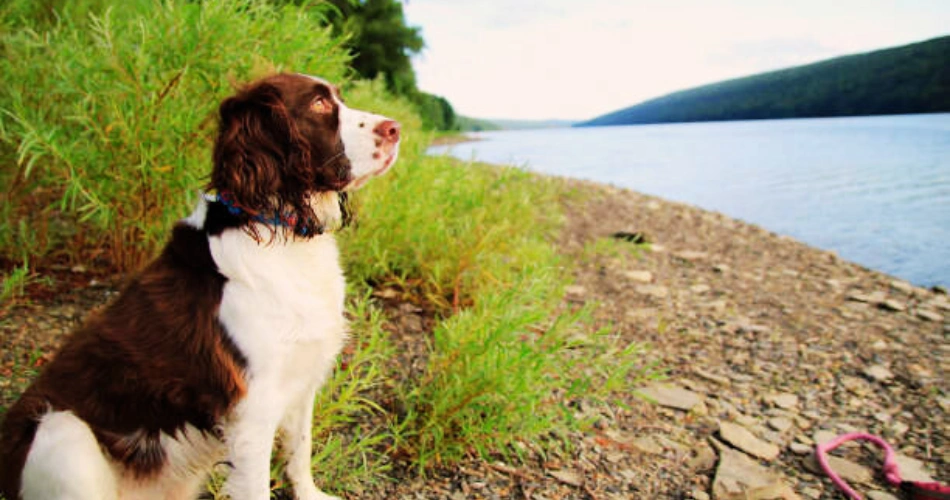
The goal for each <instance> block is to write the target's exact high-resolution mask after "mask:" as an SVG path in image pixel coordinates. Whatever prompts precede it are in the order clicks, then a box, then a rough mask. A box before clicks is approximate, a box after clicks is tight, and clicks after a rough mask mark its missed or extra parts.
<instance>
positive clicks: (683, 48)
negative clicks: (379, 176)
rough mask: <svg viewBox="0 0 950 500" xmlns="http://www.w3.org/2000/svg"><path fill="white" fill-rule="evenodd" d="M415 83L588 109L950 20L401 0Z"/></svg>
mask: <svg viewBox="0 0 950 500" xmlns="http://www.w3.org/2000/svg"><path fill="white" fill-rule="evenodd" d="M405 11H406V14H407V17H408V19H409V22H410V24H414V25H418V26H421V27H422V28H423V36H424V38H425V39H426V43H427V49H426V50H425V52H424V53H423V54H422V55H421V56H419V57H417V58H416V59H415V63H414V65H415V68H416V72H417V74H418V81H419V86H420V87H421V88H422V89H423V90H426V91H429V92H433V93H436V94H439V95H443V96H445V97H446V98H447V99H449V101H451V102H452V104H453V105H454V106H455V108H456V110H457V111H459V112H460V113H462V114H466V115H469V116H477V117H490V118H533V119H542V118H572V119H584V118H590V117H593V116H596V115H599V114H601V113H605V112H608V111H613V110H615V109H618V108H621V107H624V106H628V105H631V104H635V103H636V102H639V101H642V100H644V99H648V98H651V97H656V96H658V95H662V94H665V93H668V92H671V91H675V90H679V89H683V88H688V87H692V86H696V85H700V84H704V83H710V82H713V81H717V80H721V79H725V78H733V77H738V76H743V75H746V74H752V73H756V72H759V71H766V70H770V69H777V68H780V67H785V66H788V65H794V64H803V63H807V62H812V61H816V60H819V59H823V58H827V57H834V56H837V55H843V54H847V53H852V52H859V51H865V50H873V49H876V48H883V47H886V46H890V45H897V44H901V43H909V42H913V41H917V40H921V39H924V38H928V37H933V36H939V35H942V34H945V33H946V32H947V31H950V29H948V28H947V27H948V26H950V2H943V1H937V0H903V1H901V2H897V1H876V2H875V1H871V0H860V1H858V0H836V1H835V2H827V0H797V1H796V2H787V1H782V2H776V1H767V0H758V1H755V0H735V1H729V2H709V1H701V0H667V1H661V0H644V1H631V0H588V1H584V2H582V1H576V0H547V1H539V0H534V1H516V0H508V1H504V0H469V1H460V0H411V1H410V2H409V3H408V4H407V5H406V6H405Z"/></svg>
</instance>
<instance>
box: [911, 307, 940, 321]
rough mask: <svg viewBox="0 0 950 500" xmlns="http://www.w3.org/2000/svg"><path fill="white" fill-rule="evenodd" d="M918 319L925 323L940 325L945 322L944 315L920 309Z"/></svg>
mask: <svg viewBox="0 0 950 500" xmlns="http://www.w3.org/2000/svg"><path fill="white" fill-rule="evenodd" d="M917 317H918V318H920V319H922V320H924V321H930V322H933V323H940V322H941V321H943V315H941V314H937V313H935V312H933V311H928V310H927V309H918V310H917Z"/></svg>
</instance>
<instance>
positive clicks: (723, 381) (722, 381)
mask: <svg viewBox="0 0 950 500" xmlns="http://www.w3.org/2000/svg"><path fill="white" fill-rule="evenodd" d="M693 373H695V374H696V375H697V376H698V377H700V378H702V379H705V380H708V381H710V382H715V383H717V384H719V385H729V379H728V378H727V377H723V376H722V375H716V374H714V373H710V372H708V371H706V370H703V369H702V368H693Z"/></svg>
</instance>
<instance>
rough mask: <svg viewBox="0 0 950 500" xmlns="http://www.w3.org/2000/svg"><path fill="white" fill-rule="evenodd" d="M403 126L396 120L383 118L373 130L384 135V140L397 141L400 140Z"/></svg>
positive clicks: (381, 135)
mask: <svg viewBox="0 0 950 500" xmlns="http://www.w3.org/2000/svg"><path fill="white" fill-rule="evenodd" d="M401 127H402V126H401V125H399V122H397V121H396V120H383V121H381V122H379V124H378V125H376V127H375V128H374V129H373V132H376V135H378V136H380V137H382V138H383V140H386V141H389V142H392V143H396V142H399V129H400V128H401Z"/></svg>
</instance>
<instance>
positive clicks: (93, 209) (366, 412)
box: [0, 0, 641, 496]
mask: <svg viewBox="0 0 950 500" xmlns="http://www.w3.org/2000/svg"><path fill="white" fill-rule="evenodd" d="M47 4H48V5H52V6H54V7H55V6H56V5H64V4H63V3H62V2H60V1H59V0H49V1H48V2H46V4H37V5H41V6H42V5H47ZM106 4H107V3H106V2H101V1H95V0H87V1H83V2H81V3H78V4H74V5H76V7H75V9H76V11H75V12H74V13H72V14H70V13H69V12H68V11H64V13H63V14H62V15H61V16H60V17H59V19H60V20H59V21H56V16H53V17H52V18H51V17H49V16H46V15H42V16H38V15H37V14H36V12H33V11H31V10H30V9H31V8H33V7H32V6H33V5H34V4H31V3H29V2H24V1H21V0H15V1H12V2H11V3H8V4H6V5H5V6H4V7H3V8H2V9H0V14H2V15H3V19H2V24H0V29H2V31H0V51H2V52H3V53H4V57H3V58H0V75H3V76H2V79H3V83H4V86H5V91H4V92H3V93H2V94H0V182H2V184H3V185H4V186H7V188H6V191H4V193H3V194H2V195H3V197H4V198H3V201H4V208H3V210H2V211H0V217H2V218H0V256H2V257H3V258H4V259H6V260H8V261H11V262H23V263H24V265H22V266H20V267H19V268H16V269H14V270H13V272H12V273H10V274H8V275H7V276H6V277H5V278H4V282H3V283H4V286H3V293H4V297H6V296H7V295H8V294H9V295H16V294H17V293H21V291H22V290H23V287H24V286H25V284H26V283H27V282H28V281H29V280H31V279H37V278H35V275H33V274H32V273H31V272H30V271H29V269H30V268H29V267H28V266H26V265H25V262H26V261H27V259H29V262H31V263H37V262H40V263H42V262H44V261H50V260H53V261H57V262H58V261H62V260H65V261H81V262H99V263H105V264H107V265H109V266H111V267H114V268H117V269H132V268H135V267H136V266H137V265H139V264H140V263H141V262H142V261H144V260H146V259H147V258H148V257H149V256H151V255H154V254H155V252H156V250H157V249H158V248H159V246H160V245H161V243H162V242H163V240H164V238H165V235H166V234H167V231H168V228H169V227H170V226H171V224H172V223H173V221H174V220H176V219H178V218H180V217H182V216H183V215H184V214H186V213H187V211H188V209H189V208H190V206H191V202H192V201H193V197H194V196H195V193H196V192H197V190H198V189H199V188H200V187H201V185H202V184H203V182H204V179H205V178H206V176H207V173H208V171H209V168H210V162H209V155H210V148H211V136H212V134H213V131H214V115H215V107H216V103H217V102H219V101H220V100H221V98H222V97H223V96H224V95H226V94H228V93H229V92H230V91H231V88H232V81H241V80H244V79H246V78H248V77H250V76H252V75H255V74H259V73H262V72H265V71H268V70H272V69H289V70H294V71H302V72H307V73H312V74H321V75H323V76H325V77H327V78H329V79H331V80H334V81H342V82H343V83H344V95H345V96H346V98H347V102H348V103H349V104H350V105H352V106H353V107H357V108H361V109H369V110H372V111H374V112H378V113H382V114H386V115H388V116H391V117H394V118H396V119H398V120H400V121H401V122H402V123H403V137H404V141H403V144H402V146H401V153H400V159H399V161H398V162H397V164H396V167H395V168H394V169H393V171H392V172H390V173H389V174H387V175H386V176H385V177H383V178H380V179H377V180H375V181H373V182H372V183H370V185H369V186H367V187H366V188H365V189H364V190H362V191H360V192H359V193H357V194H356V196H355V199H354V204H355V208H356V212H357V219H356V223H355V224H354V226H353V227H351V228H349V229H347V230H345V231H344V232H343V233H342V234H341V235H340V242H341V246H342V248H343V252H342V254H343V255H344V256H345V259H346V260H345V263H344V264H345V268H346V273H347V276H348V281H349V283H350V290H349V296H350V297H352V299H351V301H350V303H349V304H348V312H349V315H350V317H351V319H352V341H351V344H350V346H349V347H348V350H347V353H346V355H344V356H343V357H342V358H341V361H340V365H339V367H338V369H337V370H336V371H335V372H334V375H333V377H332V379H331V380H330V381H329V382H328V384H327V386H326V387H325V388H324V390H323V391H322V392H321V394H320V396H319V398H318V400H317V402H316V405H315V411H316V414H315V419H314V421H315V426H314V433H313V435H314V445H315V446H314V451H315V454H314V457H313V468H314V471H315V476H316V477H317V478H319V480H320V482H321V484H322V485H323V487H324V488H325V489H327V490H328V491H332V492H336V493H349V494H351V495H356V496H358V495H359V494H360V493H359V492H360V491H363V490H364V489H367V488H372V487H373V485H374V484H376V483H378V482H380V481H388V480H391V479H392V478H391V476H390V475H391V471H392V470H393V468H394V467H396V466H397V465H398V466H399V470H411V471H414V473H418V474H425V473H427V472H428V471H430V470H431V468H433V467H439V466H442V467H451V466H452V465H453V464H455V463H457V461H459V460H461V459H465V458H478V457H481V458H489V457H492V456H495V455H498V454H501V455H510V454H512V453H515V454H516V455H515V456H513V457H512V458H513V459H518V458H519V457H518V456H517V452H516V448H513V447H512V446H511V445H512V443H515V442H525V443H534V445H535V446H532V448H535V449H543V450H553V449H554V448H556V447H557V446H558V444H557V443H558V441H557V440H556V439H555V440H552V439H551V436H559V435H564V433H566V432H567V431H570V430H577V429H582V428H583V426H584V425H585V422H582V421H578V420H576V419H575V418H574V416H573V412H572V411H571V409H570V407H569V405H570V404H571V403H572V402H574V401H576V400H579V399H583V400H587V401H600V400H607V399H609V398H610V394H611V392H612V391H614V390H616V389H619V388H622V387H624V385H625V384H628V383H630V382H631V379H632V378H634V377H636V376H638V375H639V372H637V371H636V370H635V369H634V367H635V366H636V362H637V360H638V356H639V352H640V350H641V347H640V346H638V345H624V344H622V343H621V342H620V341H619V340H618V339H617V338H616V336H615V335H614V334H613V333H612V331H611V330H609V329H596V328H594V327H593V326H592V324H593V323H592V320H591V317H592V310H591V309H590V308H581V309H571V308H569V307H568V306H566V305H565V304H564V302H563V301H562V296H563V290H564V287H565V286H566V285H568V284H569V276H570V275H571V273H570V263H569V262H567V260H566V259H565V258H564V257H563V256H562V255H560V254H558V252H557V250H556V247H555V246H554V244H553V241H554V240H555V238H556V236H557V234H558V232H559V231H561V230H562V227H563V220H564V218H563V214H562V213H561V209H560V203H559V200H560V199H561V198H562V197H563V196H565V195H566V193H565V191H564V189H563V187H562V184H561V183H560V182H557V181H553V180H550V179H545V178H542V177H538V176H536V175H532V174H529V173H527V172H524V171H521V170H518V169H513V168H505V167H490V166H486V165H479V164H471V163H465V162H459V161H457V160H452V159H449V158H445V157H426V156H424V150H425V147H426V146H427V145H428V144H429V141H430V140H431V135H430V134H427V133H424V132H422V131H421V125H420V122H419V119H418V117H417V116H415V114H414V112H413V108H412V106H411V104H410V103H408V102H406V101H402V100H399V99H396V98H393V97H391V96H388V95H387V94H386V93H385V91H384V90H383V85H382V84H381V82H378V81H377V82H347V81H346V76H347V75H350V74H351V72H350V71H349V70H348V68H347V67H346V62H347V60H348V55H347V54H345V53H343V52H342V51H341V50H340V49H339V46H340V40H337V39H333V38H332V37H331V36H330V35H329V34H328V32H327V31H326V30H324V29H322V28H321V27H320V24H319V23H320V19H319V17H314V15H315V14H314V12H313V11H311V10H301V9H299V8H296V7H293V6H286V7H275V6H274V4H273V3H271V2H263V1H260V2H258V1H251V0H248V1H244V0H242V1H238V0H209V1H204V2H185V1H180V2H179V1H176V0H166V1H164V2H145V1H133V2H123V3H116V4H115V5H113V6H112V8H111V9H110V10H107V11H103V10H102V9H101V7H102V6H103V5H106ZM66 5H68V2H67V3H66ZM31 12H32V14H31V15H34V16H38V17H39V18H41V19H42V21H35V20H34V21H32V22H31V21H30V19H32V18H31V17H30V16H29V15H27V14H30V13H31ZM318 14H319V10H317V11H316V15H318ZM53 104H55V105H53ZM605 252H606V253H608V254H609V253H612V252H613V250H609V249H596V250H595V251H594V253H598V254H599V253H605ZM380 288H386V289H389V290H396V291H397V295H398V297H397V298H398V299H399V300H401V301H405V302H410V303H413V304H415V305H417V306H419V307H421V308H422V309H423V310H424V311H426V313H427V314H430V315H432V317H433V318H434V321H435V326H434V329H433V331H432V332H426V333H425V334H424V335H425V339H423V340H422V341H421V345H422V346H423V347H422V349H423V353H422V357H423V358H424V360H425V365H424V367H423V369H422V371H421V374H417V375H416V376H410V374H409V372H408V370H406V369H404V368H402V367H399V366H394V363H393V361H392V360H393V359H394V357H395V353H397V349H403V348H406V347H405V346H402V345H398V344H397V343H396V341H395V340H394V339H393V338H390V336H389V334H388V333H387V331H386V329H384V328H383V327H384V325H385V323H386V321H387V319H386V318H385V316H384V314H383V309H382V308H381V307H380V304H376V303H374V302H373V300H372V298H371V297H372V291H373V290H374V289H380ZM24 359H25V358H24ZM23 362H24V363H27V364H29V362H28V361H23ZM31 369H32V368H31V367H29V366H20V365H19V364H18V365H17V366H16V367H15V371H16V372H17V374H18V376H19V375H26V376H29V375H31V374H32V372H30V371H29V370H31ZM20 389H22V388H21V387H20V386H19V385H18V386H16V387H12V388H11V387H8V388H4V389H2V390H3V391H4V393H3V396H4V398H3V400H4V401H8V400H9V399H10V398H9V396H11V395H12V393H11V392H10V391H16V390H20ZM2 411H3V409H2V408H0V412H2ZM273 481H274V488H275V490H280V489H282V488H283V487H284V481H283V479H282V476H281V473H280V467H279V466H278V467H275V469H274V473H273ZM219 486H220V478H216V479H214V480H212V481H211V482H210V483H209V489H210V491H211V492H212V494H214V495H216V494H217V493H216V492H217V489H218V487H219Z"/></svg>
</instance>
